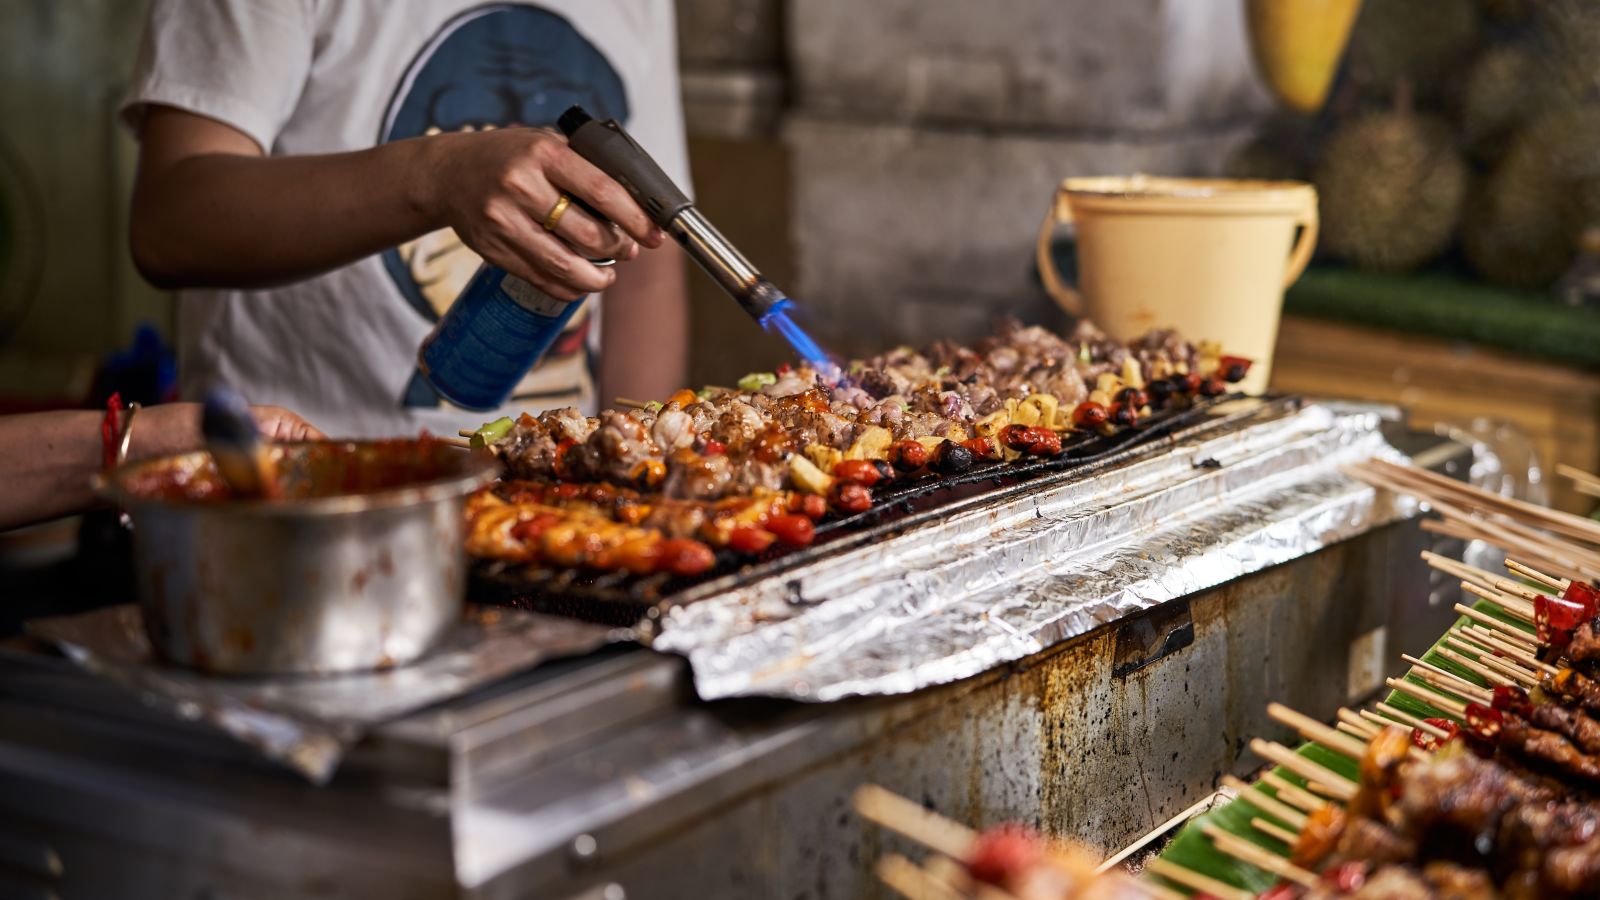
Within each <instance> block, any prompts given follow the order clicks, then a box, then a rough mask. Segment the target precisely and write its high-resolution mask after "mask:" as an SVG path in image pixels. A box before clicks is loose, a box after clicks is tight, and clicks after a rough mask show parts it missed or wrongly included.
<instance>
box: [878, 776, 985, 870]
mask: <svg viewBox="0 0 1600 900" xmlns="http://www.w3.org/2000/svg"><path fill="white" fill-rule="evenodd" d="M855 808H856V812H858V813H860V814H861V816H862V818H865V819H866V820H867V821H869V822H875V823H877V824H879V825H882V826H883V827H885V828H887V829H889V830H890V831H895V832H899V833H900V834H903V835H905V836H906V837H908V838H911V839H912V840H914V841H916V842H917V843H919V844H922V845H923V846H925V847H927V848H929V849H931V850H933V851H935V852H938V853H942V854H944V855H945V856H949V857H952V858H954V859H964V858H966V856H967V854H968V853H970V852H971V850H972V845H973V842H974V841H976V840H977V838H978V835H977V832H975V831H973V830H972V829H970V828H968V827H966V826H965V825H962V824H961V823H959V822H953V821H951V820H949V819H946V818H945V817H944V816H941V815H939V814H938V813H936V812H934V811H933V810H930V809H927V808H924V807H923V806H922V805H921V804H919V803H916V802H913V801H911V800H907V799H906V798H904V797H902V796H900V795H899V794H896V793H894V792H892V791H888V790H885V789H884V788H881V787H878V786H877V785H875V784H864V785H862V786H861V787H860V788H858V789H857V790H856V796H855Z"/></svg>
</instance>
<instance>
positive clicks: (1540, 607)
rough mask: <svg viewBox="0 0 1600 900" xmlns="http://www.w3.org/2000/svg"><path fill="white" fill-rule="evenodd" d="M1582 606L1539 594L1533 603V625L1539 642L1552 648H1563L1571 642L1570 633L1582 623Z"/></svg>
mask: <svg viewBox="0 0 1600 900" xmlns="http://www.w3.org/2000/svg"><path fill="white" fill-rule="evenodd" d="M1584 621H1585V619H1584V615H1583V606H1582V605H1581V604H1578V603H1573V602H1572V601H1570V600H1564V599H1562V598H1560V597H1551V596H1549V595H1548V594H1540V595H1539V596H1538V597H1537V598H1535V599H1534V601H1533V624H1534V626H1535V628H1536V629H1537V633H1538V637H1539V640H1540V641H1542V642H1544V643H1546V644H1549V645H1550V646H1552V647H1565V646H1566V645H1567V644H1570V643H1571V642H1572V632H1573V630H1575V629H1576V628H1577V627H1578V626H1579V625H1582V624H1583V623H1584Z"/></svg>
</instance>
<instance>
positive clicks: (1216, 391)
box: [1200, 378, 1228, 397]
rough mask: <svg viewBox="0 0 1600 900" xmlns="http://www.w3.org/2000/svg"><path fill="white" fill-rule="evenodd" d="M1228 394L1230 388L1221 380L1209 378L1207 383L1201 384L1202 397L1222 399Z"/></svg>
mask: <svg viewBox="0 0 1600 900" xmlns="http://www.w3.org/2000/svg"><path fill="white" fill-rule="evenodd" d="M1227 392H1228V386H1227V385H1226V384H1224V383H1223V381H1222V379H1221V378H1207V379H1206V380H1205V381H1202V382H1200V396H1202V397H1220V396H1222V395H1223V394H1226V393H1227Z"/></svg>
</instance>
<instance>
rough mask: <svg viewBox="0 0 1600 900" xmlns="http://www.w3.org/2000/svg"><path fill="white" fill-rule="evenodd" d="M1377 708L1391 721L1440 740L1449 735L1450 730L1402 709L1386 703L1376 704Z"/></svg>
mask: <svg viewBox="0 0 1600 900" xmlns="http://www.w3.org/2000/svg"><path fill="white" fill-rule="evenodd" d="M1377 709H1378V712H1380V713H1382V714H1383V715H1384V716H1387V717H1388V718H1389V719H1390V720H1391V721H1393V722H1397V723H1399V724H1400V725H1402V726H1404V727H1406V728H1416V729H1419V730H1421V731H1422V733H1423V734H1427V735H1432V736H1433V737H1436V738H1438V739H1439V740H1441V741H1442V740H1445V739H1446V738H1448V737H1450V732H1448V731H1445V730H1444V729H1443V728H1440V727H1439V726H1437V725H1434V724H1433V723H1431V722H1424V721H1423V720H1422V719H1419V718H1417V717H1416V716H1413V715H1411V714H1410V713H1408V712H1406V711H1405V710H1403V709H1397V708H1395V707H1393V706H1390V705H1389V704H1387V703H1379V704H1377Z"/></svg>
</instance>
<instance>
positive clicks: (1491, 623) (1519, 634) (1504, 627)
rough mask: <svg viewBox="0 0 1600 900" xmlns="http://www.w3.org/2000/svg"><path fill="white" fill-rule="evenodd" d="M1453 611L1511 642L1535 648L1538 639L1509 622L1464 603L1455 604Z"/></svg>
mask: <svg viewBox="0 0 1600 900" xmlns="http://www.w3.org/2000/svg"><path fill="white" fill-rule="evenodd" d="M1455 609H1456V612H1458V613H1461V614H1462V615H1463V616H1466V617H1467V618H1469V619H1471V620H1472V621H1474V622H1477V623H1479V624H1481V625H1484V626H1485V627H1488V628H1491V629H1493V630H1495V631H1497V632H1501V633H1503V634H1504V635H1505V636H1506V637H1507V638H1509V639H1511V640H1515V641H1518V642H1520V643H1524V644H1528V645H1529V646H1535V645H1537V644H1538V643H1539V639H1538V638H1537V637H1534V635H1533V634H1532V633H1531V632H1527V631H1523V630H1522V629H1520V628H1518V627H1517V626H1515V625H1512V624H1511V623H1509V622H1502V621H1500V620H1499V619H1496V618H1495V617H1494V616H1491V615H1489V614H1488V613H1486V612H1483V611H1481V610H1476V609H1473V608H1472V607H1470V606H1468V605H1466V604H1465V603H1457V604H1456V607H1455Z"/></svg>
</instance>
